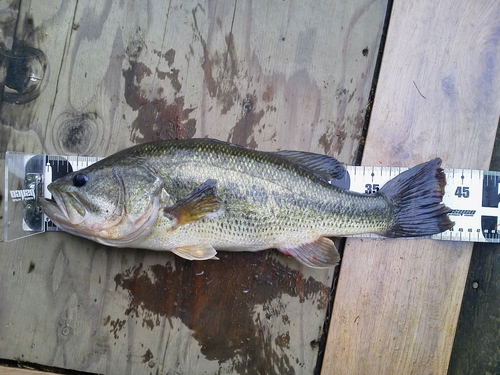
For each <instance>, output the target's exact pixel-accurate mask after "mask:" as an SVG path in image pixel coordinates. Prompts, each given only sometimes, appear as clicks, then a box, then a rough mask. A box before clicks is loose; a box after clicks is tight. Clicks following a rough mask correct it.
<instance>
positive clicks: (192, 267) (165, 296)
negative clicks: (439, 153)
mask: <svg viewBox="0 0 500 375" xmlns="http://www.w3.org/2000/svg"><path fill="white" fill-rule="evenodd" d="M386 4H387V2H386V1H380V0H377V1H369V0H356V1H351V2H349V3H348V4H344V3H342V2H338V3H332V2H329V1H321V2H318V1H314V2H313V1H306V2H301V3H295V2H265V3H263V2H253V3H252V2H241V1H238V2H237V1H231V2H229V1H202V2H199V3H198V2H194V1H171V2H164V1H151V2H148V3H147V5H146V4H145V3H144V2H142V1H132V0H130V1H122V2H115V1H88V2H75V1H61V2H51V3H50V5H47V4H45V3H44V2H40V1H32V2H29V1H26V2H25V1H23V2H22V3H21V9H20V14H19V20H20V22H18V23H17V25H18V27H17V31H16V33H17V34H16V35H17V38H18V39H19V41H24V43H25V44H26V45H28V46H31V47H32V48H36V49H38V50H41V51H43V52H44V56H45V59H46V61H47V67H46V72H48V73H47V74H46V75H44V77H43V82H42V86H40V88H39V95H38V96H37V97H36V98H34V99H32V100H31V101H29V102H27V103H24V104H22V103H19V104H16V103H11V102H6V101H3V102H2V103H1V104H0V106H1V107H0V109H1V111H0V123H1V125H2V132H1V134H0V139H2V142H0V145H2V147H4V146H5V147H9V148H10V149H11V150H17V151H38V150H41V148H42V147H43V149H44V150H45V151H46V152H49V153H60V154H87V155H103V156H104V155H109V154H110V153H112V152H114V151H116V150H118V149H122V148H124V147H126V146H128V145H132V144H135V143H141V142H145V141H150V140H155V139H169V138H188V137H193V136H198V137H203V136H211V137H216V138H219V139H222V140H229V141H231V142H235V143H240V144H242V145H245V146H248V147H252V148H259V149H263V150H277V149H283V148H287V149H302V150H310V151H316V152H321V153H327V154H330V155H334V156H337V157H338V158H339V159H341V160H342V161H344V162H346V163H351V162H352V161H353V160H354V158H355V155H356V151H357V149H358V146H359V140H360V137H361V134H362V126H363V120H364V116H365V108H366V105H367V102H368V96H369V91H370V88H371V81H372V76H373V70H374V65H375V61H376V57H377V54H378V46H379V42H380V36H381V32H382V24H383V21H384V17H385V10H386ZM21 45H22V44H21ZM1 137H3V138H1ZM0 151H5V150H4V149H2V150H0ZM3 195H4V196H5V194H3ZM220 258H221V261H219V262H196V263H193V262H186V261H183V260H181V259H179V258H176V257H175V256H173V255H172V254H169V253H160V252H148V251H140V250H128V249H110V248H106V247H104V246H100V245H97V244H95V243H93V242H90V241H86V240H82V239H80V238H76V237H73V236H70V235H66V234H62V233H51V234H44V235H40V236H35V237H33V238H28V239H25V240H20V241H16V242H13V243H8V244H6V243H0V264H1V266H0V300H1V301H2V308H1V309H0V320H1V321H2V324H1V325H0V356H1V357H3V358H7V359H14V360H19V361H27V362H32V363H40V364H44V365H49V366H54V367H59V368H67V369H76V370H80V371H87V372H95V373H106V374H142V373H149V372H153V373H155V372H158V373H175V372H178V373H189V374H198V373H199V374H205V373H208V374H215V373H217V374H235V373H249V372H251V373H256V374H257V373H260V374H283V373H295V374H301V373H304V374H305V373H312V372H313V371H314V368H315V366H316V360H317V354H318V348H319V344H318V343H319V341H320V340H321V336H322V331H323V324H324V320H325V316H326V312H327V306H328V300H329V295H330V286H331V284H332V276H333V270H326V271H316V270H310V269H306V268H303V267H300V266H298V264H297V263H296V262H294V261H293V260H290V259H287V258H285V257H284V256H281V255H279V254H277V253H275V252H272V251H269V252H263V253H259V254H222V255H221V256H220Z"/></svg>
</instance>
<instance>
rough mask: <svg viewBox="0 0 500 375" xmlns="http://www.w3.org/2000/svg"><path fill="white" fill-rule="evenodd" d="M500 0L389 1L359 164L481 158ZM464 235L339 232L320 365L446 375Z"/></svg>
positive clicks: (489, 123) (456, 163)
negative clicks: (343, 240) (431, 237)
mask: <svg viewBox="0 0 500 375" xmlns="http://www.w3.org/2000/svg"><path fill="white" fill-rule="evenodd" d="M499 20H500V4H499V3H498V2H497V1H485V2H481V3H477V2H461V3H457V2H453V1H440V2H435V1H395V2H394V7H393V11H392V15H391V21H390V25H389V32H388V38H387V44H386V49H385V52H384V57H383V62H382V68H381V73H380V77H379V84H378V88H377V93H376V100H375V103H374V111H373V114H372V118H371V122H370V125H369V133H368V137H367V145H366V148H365V153H364V155H363V163H364V164H366V165H403V166H412V165H414V164H416V163H418V162H422V161H425V160H426V159H429V158H432V157H436V156H440V157H442V158H443V165H444V166H445V167H457V168H460V167H463V168H479V169H485V168H488V164H489V160H490V157H491V152H492V148H493V141H494V139H495V133H496V127H497V124H498V119H499V115H500V64H499V61H500V48H499V43H500V23H499ZM471 250H472V244H467V243H459V244H454V243H441V242H433V241H428V240H415V241H412V240H409V241H407V240H385V241H367V240H363V241H362V240H348V242H347V246H346V250H345V253H344V259H343V263H342V266H341V273H340V278H339V283H338V293H337V295H336V297H335V302H334V307H333V315H332V320H331V325H330V334H329V338H328V344H327V350H326V354H325V362H324V366H323V370H322V373H323V374H446V372H447V368H448V361H449V357H450V353H451V347H452V344H453V337H454V333H455V327H456V322H457V318H458V313H459V309H460V305H461V299H462V294H463V288H464V284H465V279H466V276H467V269H468V265H469V261H470V255H471Z"/></svg>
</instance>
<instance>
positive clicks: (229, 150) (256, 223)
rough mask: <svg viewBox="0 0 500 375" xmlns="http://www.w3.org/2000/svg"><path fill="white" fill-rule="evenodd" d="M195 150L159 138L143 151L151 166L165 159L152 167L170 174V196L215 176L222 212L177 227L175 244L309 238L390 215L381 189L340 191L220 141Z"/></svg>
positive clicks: (241, 246)
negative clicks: (362, 192)
mask: <svg viewBox="0 0 500 375" xmlns="http://www.w3.org/2000/svg"><path fill="white" fill-rule="evenodd" d="M159 146H160V145H159ZM194 150H195V151H194V155H193V150H192V149H189V148H188V149H186V150H183V151H179V150H178V149H177V148H175V144H174V148H169V147H161V146H160V147H159V149H158V150H155V152H154V153H153V154H154V155H157V156H156V157H148V158H147V159H145V163H148V164H151V165H152V166H153V167H154V168H155V167H156V166H157V165H163V166H165V165H169V167H167V168H161V169H157V173H158V174H159V175H160V176H162V177H163V178H165V179H171V180H172V184H173V185H175V188H174V189H172V191H176V192H177V195H176V196H175V199H174V200H178V199H181V198H182V197H183V196H185V195H187V194H189V192H191V191H192V190H193V189H194V188H195V187H196V186H198V185H200V184H202V183H203V182H204V181H206V180H208V179H210V178H213V179H215V180H216V181H217V190H218V194H219V196H220V198H221V201H222V203H223V204H222V211H223V212H224V214H223V215H219V216H218V217H216V218H214V219H204V220H202V221H200V222H198V223H193V224H191V225H189V226H185V227H183V228H179V229H178V231H177V233H176V236H175V237H176V238H175V239H172V241H174V242H175V245H176V246H179V245H188V241H189V240H190V239H191V238H193V237H199V238H203V239H204V240H206V241H209V242H210V243H211V244H212V245H213V246H214V247H215V248H219V249H233V250H262V249H263V248H268V247H280V246H285V245H290V244H298V243H303V242H304V241H306V242H310V241H314V240H315V239H317V238H318V236H319V235H324V234H327V235H329V236H337V235H348V234H353V233H360V232H374V231H378V230H381V229H383V228H386V227H387V225H388V223H389V221H390V220H391V215H390V214H391V212H390V207H389V204H388V202H387V201H386V200H385V199H384V197H383V196H379V197H375V198H374V197H370V196H361V195H359V194H354V193H351V192H349V191H340V189H339V188H337V187H335V186H332V185H330V184H327V183H324V182H322V181H318V179H317V178H316V177H314V176H312V175H311V174H310V173H308V171H306V170H302V169H301V168H300V167H299V166H297V165H295V164H293V163H286V162H285V161H282V160H279V158H277V157H276V156H275V155H272V154H262V153H256V152H253V151H252V150H248V149H245V148H240V147H238V148H234V147H226V146H225V145H223V148H222V150H221V148H218V149H215V148H214V147H213V145H212V144H206V143H200V144H198V145H196V144H195V146H194ZM277 159H278V160H277ZM167 190H168V189H167ZM170 225H171V224H170V223H169V222H168V220H167V219H166V218H160V220H159V223H158V224H157V228H156V230H155V231H154V232H153V233H152V235H151V236H149V238H147V239H146V240H145V242H144V245H145V246H147V247H148V248H158V247H161V244H162V243H164V242H166V241H167V236H165V233H167V231H166V230H165V228H168V227H169V226H170Z"/></svg>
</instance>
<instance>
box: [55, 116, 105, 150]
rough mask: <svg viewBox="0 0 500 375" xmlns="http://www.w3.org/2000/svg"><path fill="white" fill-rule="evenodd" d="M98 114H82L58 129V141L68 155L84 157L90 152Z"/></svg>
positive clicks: (69, 119)
mask: <svg viewBox="0 0 500 375" xmlns="http://www.w3.org/2000/svg"><path fill="white" fill-rule="evenodd" d="M96 119H97V113H82V114H80V115H77V116H74V117H71V118H68V119H65V120H63V121H62V123H61V125H60V126H59V128H58V129H57V140H58V142H59V144H60V146H61V147H62V150H63V151H65V152H67V153H74V154H79V155H83V154H86V153H87V152H88V151H89V148H90V146H91V140H92V135H93V132H94V130H96V129H95V126H96V124H95V122H96Z"/></svg>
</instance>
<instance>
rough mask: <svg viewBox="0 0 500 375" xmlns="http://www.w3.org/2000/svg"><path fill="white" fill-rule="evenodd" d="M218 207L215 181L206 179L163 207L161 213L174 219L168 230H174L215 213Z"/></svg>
mask: <svg viewBox="0 0 500 375" xmlns="http://www.w3.org/2000/svg"><path fill="white" fill-rule="evenodd" d="M219 209H220V202H219V198H218V196H217V181H215V180H207V181H205V182H204V183H203V184H201V185H200V186H198V187H197V188H196V189H194V190H193V191H192V192H191V193H190V194H188V195H186V196H185V197H184V198H182V199H181V200H180V201H178V202H177V203H175V204H174V205H173V206H171V207H165V208H164V209H163V215H164V216H166V217H171V218H174V219H175V220H174V223H173V225H172V227H171V228H169V230H174V229H176V228H177V227H179V226H181V225H184V224H188V223H191V222H194V221H198V220H201V219H203V218H205V217H207V216H209V215H210V214H215V213H216V212H217V211H218V210H219Z"/></svg>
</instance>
